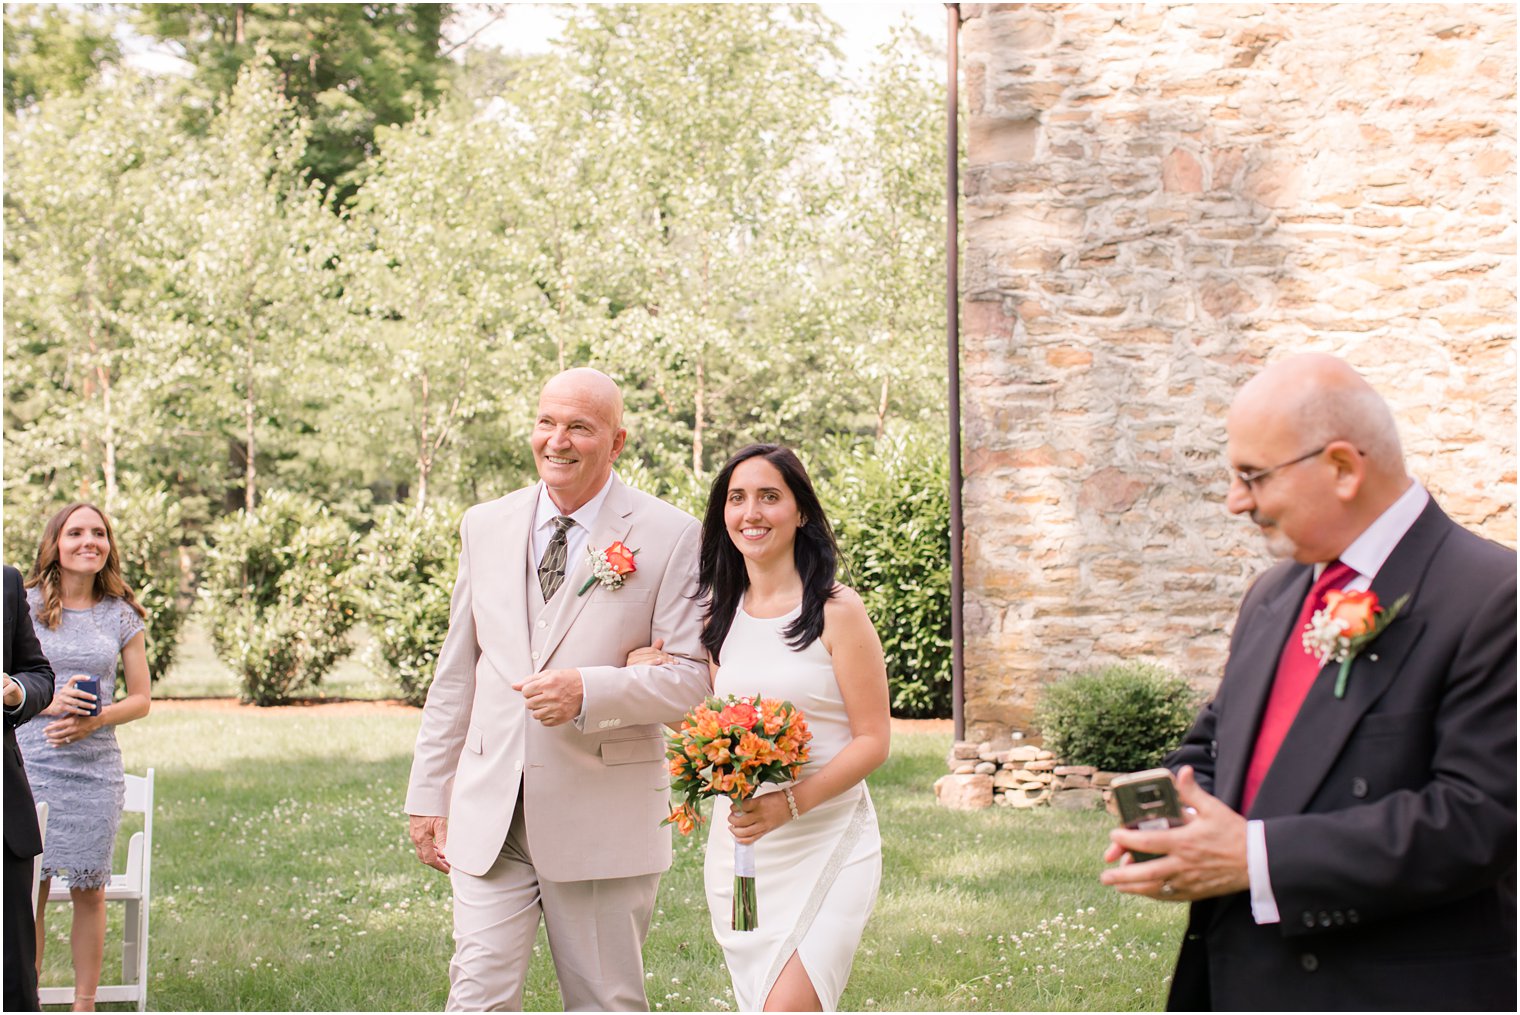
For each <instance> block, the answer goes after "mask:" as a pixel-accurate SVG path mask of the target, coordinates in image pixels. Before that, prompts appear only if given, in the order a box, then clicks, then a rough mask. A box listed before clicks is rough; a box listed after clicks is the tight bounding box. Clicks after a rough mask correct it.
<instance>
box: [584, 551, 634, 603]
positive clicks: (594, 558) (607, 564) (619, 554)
mask: <svg viewBox="0 0 1520 1015" xmlns="http://www.w3.org/2000/svg"><path fill="white" fill-rule="evenodd" d="M638 552H639V551H637V550H630V549H628V547H626V546H624V545H623V541H622V540H621V539H620V540H618V541H617V542H616V543H613V544H612V545H611V546H609V547H607V549H605V550H598V549H596V548H595V547H588V548H587V549H586V556H588V557H590V558H591V577H590V578H587V579H586V584H584V585H582V586H581V589H580V591H579V592H577V593H576V595H578V596H583V595H585V594H586V592H587V591H588V590H589V589H590V588H591V586H593V585H595V584H597V583H598V582H600V583H601V584H602V585H603V587H605V588H609V589H620V588H622V587H623V582H624V581H625V580H626V579H627V577H628V575H631V574H633V572H635V571H637V570H638V567H636V566H635V565H634V563H633V558H634V555H635V554H637V553H638Z"/></svg>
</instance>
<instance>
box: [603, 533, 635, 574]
mask: <svg viewBox="0 0 1520 1015" xmlns="http://www.w3.org/2000/svg"><path fill="white" fill-rule="evenodd" d="M607 563H608V564H609V565H611V567H612V571H613V573H614V574H632V573H633V572H635V571H637V570H638V568H637V567H636V566H634V563H633V551H632V550H630V549H628V547H626V546H624V545H623V541H622V540H621V539H620V540H618V541H617V542H616V543H613V544H612V545H611V546H609V547H607Z"/></svg>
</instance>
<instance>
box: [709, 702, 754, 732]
mask: <svg viewBox="0 0 1520 1015" xmlns="http://www.w3.org/2000/svg"><path fill="white" fill-rule="evenodd" d="M757 715H758V713H757V712H756V711H755V706H753V705H751V704H750V703H749V702H747V701H739V702H735V703H734V704H732V705H725V706H723V711H722V712H719V713H718V722H719V723H720V724H722V725H723V726H725V727H728V726H742V727H744V728H745V729H753V728H754V725H755V718H756V716H757Z"/></svg>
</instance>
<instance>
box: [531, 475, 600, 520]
mask: <svg viewBox="0 0 1520 1015" xmlns="http://www.w3.org/2000/svg"><path fill="white" fill-rule="evenodd" d="M611 492H612V476H608V477H607V482H606V483H604V484H602V489H601V490H600V491H599V492H598V493H597V495H596V496H595V497H592V498H591V499H590V500H588V501H587V502H586V503H584V504H582V505H581V506H580V508H579V509H578V510H576V511H572V512H571V513H570V517H571V518H572V519H573V520H574V521H575V524H576V525H579V526H580V527H581V528H583V529H585V530H586V531H587V532H590V531H591V527H592V526H593V525H595V524H596V517H597V515H599V514H601V513H602V505H603V504H604V503H606V501H607V494H609V493H611ZM559 515H560V510H559V508H558V507H556V506H555V505H554V499H553V498H552V497H550V496H549V488H548V487H546V486H544V481H543V480H539V481H538V506H537V507H536V508H535V509H534V514H533V528H534V529H544V528H552V527H553V525H554V519H556V518H558V517H559Z"/></svg>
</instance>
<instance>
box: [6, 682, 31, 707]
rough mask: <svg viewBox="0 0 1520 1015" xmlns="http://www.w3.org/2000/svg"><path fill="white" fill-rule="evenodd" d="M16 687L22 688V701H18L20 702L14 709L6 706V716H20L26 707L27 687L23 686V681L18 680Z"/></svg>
mask: <svg viewBox="0 0 1520 1015" xmlns="http://www.w3.org/2000/svg"><path fill="white" fill-rule="evenodd" d="M16 686H17V687H19V688H21V700H20V701H18V702H16V704H15V706H14V707H13V706H11V705H6V706H5V714H6V715H19V714H20V713H21V709H22V707H23V706H24V705H26V685H25V684H23V683H22V682H21V681H19V680H17V681H16Z"/></svg>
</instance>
